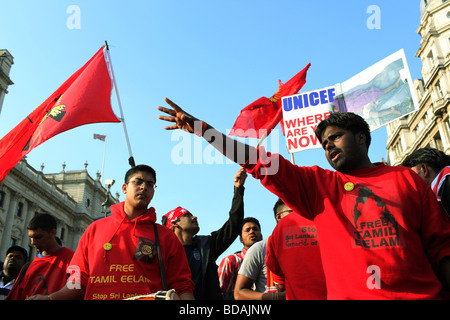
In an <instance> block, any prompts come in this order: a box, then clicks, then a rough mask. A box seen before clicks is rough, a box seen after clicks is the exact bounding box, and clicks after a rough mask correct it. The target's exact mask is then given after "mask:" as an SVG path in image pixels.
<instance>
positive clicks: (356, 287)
mask: <svg viewBox="0 0 450 320" xmlns="http://www.w3.org/2000/svg"><path fill="white" fill-rule="evenodd" d="M166 102H167V103H168V104H169V105H170V106H171V107H172V109H168V108H163V107H158V109H159V110H160V111H162V112H164V113H166V114H168V115H169V116H159V118H160V119H161V120H165V121H169V122H171V123H173V125H171V126H167V127H166V128H165V129H167V130H174V129H182V130H185V131H188V132H191V133H194V132H195V133H197V134H198V135H200V136H204V137H205V138H206V140H207V141H208V142H209V143H210V144H211V145H212V146H213V147H215V148H216V149H217V150H219V151H220V152H222V153H223V154H224V155H225V156H226V157H228V158H229V159H231V160H233V161H235V162H238V161H239V163H240V164H241V165H242V166H244V167H245V168H246V169H247V171H248V172H249V173H250V174H252V175H253V176H254V177H255V178H257V179H260V180H261V183H262V184H263V185H264V186H265V187H266V188H267V189H268V190H269V191H271V192H272V193H274V194H276V195H277V196H278V197H280V198H281V199H282V200H283V201H284V203H285V204H286V205H287V206H288V207H290V208H291V209H292V210H294V212H296V213H298V214H301V215H302V216H304V217H305V218H307V219H310V220H314V223H315V224H316V226H317V229H318V233H319V237H320V241H321V242H320V250H321V257H322V264H323V269H324V274H325V278H326V284H327V294H328V299H437V298H439V293H440V291H441V289H442V284H441V282H440V281H439V279H438V277H437V276H436V274H438V275H439V276H440V277H441V279H443V280H442V281H443V282H444V284H446V285H449V284H450V220H449V218H448V216H446V215H445V213H444V212H443V210H442V208H441V206H440V205H439V203H438V202H437V201H436V198H435V196H434V195H433V192H432V191H431V189H430V187H429V186H428V185H427V184H426V183H425V182H424V181H423V180H422V179H421V178H420V177H419V176H418V175H417V174H415V173H414V172H412V171H411V170H409V169H408V168H402V167H391V166H387V165H385V164H382V163H372V162H371V161H370V159H369V156H368V148H369V145H370V141H371V136H370V130H369V127H368V125H367V123H366V122H365V121H364V119H362V118H361V117H359V116H358V115H356V114H353V113H334V114H331V115H330V117H329V118H327V119H326V120H324V121H322V122H321V123H319V125H318V126H317V128H316V136H317V138H318V139H319V141H320V142H321V144H322V147H323V149H324V150H325V156H326V158H327V160H328V162H329V163H330V165H331V166H332V167H333V168H334V169H335V170H336V171H331V170H324V169H322V168H320V167H318V166H313V167H300V166H296V165H294V164H292V163H291V162H289V161H288V160H286V159H284V158H283V157H281V156H280V155H278V154H271V153H266V152H265V150H264V148H263V147H261V148H258V149H255V148H253V147H251V146H248V145H245V144H243V143H240V142H238V141H235V140H233V139H231V138H229V137H227V136H225V135H223V134H222V133H220V132H219V131H217V130H215V129H214V128H213V127H211V126H210V125H208V124H206V123H205V122H203V121H199V120H198V119H196V118H194V117H192V116H191V115H189V114H187V113H186V112H184V111H183V110H182V109H181V108H180V107H179V106H177V105H176V104H175V103H173V102H172V101H170V100H169V99H166ZM206 131H208V134H207V135H205V132H206ZM227 146H233V148H231V150H230V148H227ZM255 159H256V161H253V160H255Z"/></svg>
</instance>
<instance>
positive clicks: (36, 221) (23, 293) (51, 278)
mask: <svg viewBox="0 0 450 320" xmlns="http://www.w3.org/2000/svg"><path fill="white" fill-rule="evenodd" d="M27 228H28V236H29V237H30V240H31V245H33V246H34V247H35V248H36V249H37V251H38V254H37V256H36V257H35V258H34V260H33V261H32V262H31V264H30V265H29V266H28V268H23V270H22V271H21V273H23V272H25V274H21V275H19V278H18V279H20V281H19V280H18V281H16V282H15V283H14V286H13V288H12V289H11V292H10V294H9V295H8V298H7V299H8V300H9V299H11V300H26V299H28V298H30V297H31V296H34V295H43V296H48V295H49V294H50V293H51V292H54V291H58V290H59V289H61V288H62V287H64V285H65V284H66V281H67V278H68V273H67V268H68V266H69V263H70V260H71V259H72V256H73V253H74V252H73V250H71V249H69V248H66V247H64V246H61V245H59V244H58V242H57V241H56V229H57V222H56V219H55V218H54V217H53V216H52V215H50V214H48V213H42V214H37V215H36V216H35V217H34V218H33V219H31V221H30V222H29V223H28V227H27Z"/></svg>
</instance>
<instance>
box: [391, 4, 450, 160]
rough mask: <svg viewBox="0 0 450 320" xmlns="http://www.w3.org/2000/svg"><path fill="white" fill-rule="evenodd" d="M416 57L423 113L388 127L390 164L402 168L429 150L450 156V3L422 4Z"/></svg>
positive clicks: (410, 116) (420, 104) (418, 90)
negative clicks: (419, 152)
mask: <svg viewBox="0 0 450 320" xmlns="http://www.w3.org/2000/svg"><path fill="white" fill-rule="evenodd" d="M420 12H421V19H420V24H419V27H418V29H417V33H418V34H419V35H420V36H421V37H422V40H421V42H420V46H419V48H418V50H417V53H416V57H418V58H420V59H421V61H422V71H421V73H422V76H423V78H422V79H417V80H415V81H414V87H415V90H416V93H417V98H418V101H419V110H418V111H416V112H414V113H411V114H410V115H408V116H405V117H403V118H401V119H399V120H397V121H394V122H392V123H390V124H388V125H387V126H386V129H387V134H388V138H387V145H386V148H387V150H388V156H387V162H388V163H389V164H390V165H394V166H396V165H399V164H401V163H402V162H403V160H404V159H405V158H406V156H408V155H409V154H411V153H412V152H413V151H414V150H417V149H420V148H423V147H426V146H429V147H433V148H437V149H439V150H441V151H444V152H445V153H447V154H450V119H449V112H450V0H421V2H420Z"/></svg>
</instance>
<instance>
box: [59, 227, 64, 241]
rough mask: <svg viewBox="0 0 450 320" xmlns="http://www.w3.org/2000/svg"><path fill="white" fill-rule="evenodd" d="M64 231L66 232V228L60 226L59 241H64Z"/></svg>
mask: <svg viewBox="0 0 450 320" xmlns="http://www.w3.org/2000/svg"><path fill="white" fill-rule="evenodd" d="M65 233H66V229H65V228H61V236H60V237H59V238H60V239H61V241H64V236H65Z"/></svg>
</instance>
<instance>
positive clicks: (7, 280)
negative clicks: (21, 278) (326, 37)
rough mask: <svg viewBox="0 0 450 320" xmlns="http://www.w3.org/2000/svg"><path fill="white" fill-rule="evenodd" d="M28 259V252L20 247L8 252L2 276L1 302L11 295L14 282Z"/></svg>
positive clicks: (0, 275)
mask: <svg viewBox="0 0 450 320" xmlns="http://www.w3.org/2000/svg"><path fill="white" fill-rule="evenodd" d="M27 257H28V253H27V250H25V249H24V248H22V247H19V246H12V247H11V248H9V249H8V251H6V259H5V262H4V263H3V271H2V272H1V274H0V300H4V299H5V298H6V296H7V295H8V294H9V291H10V290H11V288H12V286H13V284H14V281H15V280H16V278H17V276H18V275H19V272H20V270H21V269H22V267H23V265H24V264H25V262H26V261H27Z"/></svg>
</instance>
